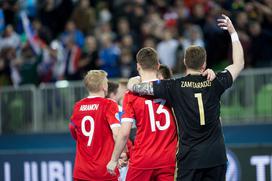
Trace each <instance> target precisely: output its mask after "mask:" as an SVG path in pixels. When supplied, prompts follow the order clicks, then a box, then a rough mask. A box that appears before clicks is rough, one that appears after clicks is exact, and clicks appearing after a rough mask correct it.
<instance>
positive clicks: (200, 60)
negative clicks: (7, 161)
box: [185, 46, 207, 70]
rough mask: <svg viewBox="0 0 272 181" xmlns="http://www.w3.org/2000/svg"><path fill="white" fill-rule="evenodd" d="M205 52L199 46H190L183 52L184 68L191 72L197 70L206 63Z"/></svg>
mask: <svg viewBox="0 0 272 181" xmlns="http://www.w3.org/2000/svg"><path fill="white" fill-rule="evenodd" d="M206 58H207V55H206V50H205V49H204V48H203V47H200V46H190V47H189V48H187V49H186V51H185V66H186V68H190V69H193V70H199V69H200V68H201V66H202V65H203V64H204V63H205V62H206Z"/></svg>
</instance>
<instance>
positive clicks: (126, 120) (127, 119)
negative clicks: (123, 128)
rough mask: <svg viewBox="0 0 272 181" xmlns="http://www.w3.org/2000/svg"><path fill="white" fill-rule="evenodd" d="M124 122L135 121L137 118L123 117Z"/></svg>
mask: <svg viewBox="0 0 272 181" xmlns="http://www.w3.org/2000/svg"><path fill="white" fill-rule="evenodd" d="M124 122H130V123H133V122H135V119H133V118H122V119H121V123H124Z"/></svg>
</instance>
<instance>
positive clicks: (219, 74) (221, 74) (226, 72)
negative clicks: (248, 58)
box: [215, 69, 232, 80]
mask: <svg viewBox="0 0 272 181" xmlns="http://www.w3.org/2000/svg"><path fill="white" fill-rule="evenodd" d="M222 78H227V79H230V80H232V75H231V73H230V72H229V70H227V69H225V70H223V71H220V72H217V73H216V79H215V80H221V79H222Z"/></svg>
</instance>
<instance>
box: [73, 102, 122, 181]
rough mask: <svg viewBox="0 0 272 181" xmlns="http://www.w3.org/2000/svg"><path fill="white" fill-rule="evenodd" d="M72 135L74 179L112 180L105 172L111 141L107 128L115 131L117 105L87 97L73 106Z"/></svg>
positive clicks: (110, 134) (112, 146)
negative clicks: (73, 143)
mask: <svg viewBox="0 0 272 181" xmlns="http://www.w3.org/2000/svg"><path fill="white" fill-rule="evenodd" d="M71 125H72V127H74V129H71V132H72V135H74V137H75V139H76V158H75V165H74V178H77V179H83V180H114V179H115V178H116V180H117V178H118V175H119V173H118V171H116V173H117V175H116V176H112V175H110V174H109V173H108V172H107V168H106V166H107V163H108V162H109V161H110V159H111V154H112V151H113V148H114V140H113V136H112V131H111V127H119V126H120V121H119V120H118V105H117V104H116V103H115V102H114V101H112V100H109V99H106V98H102V97H88V98H85V99H82V100H80V101H79V102H77V103H76V104H75V106H74V112H73V115H72V117H71Z"/></svg>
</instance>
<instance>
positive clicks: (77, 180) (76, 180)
mask: <svg viewBox="0 0 272 181" xmlns="http://www.w3.org/2000/svg"><path fill="white" fill-rule="evenodd" d="M73 181H97V179H95V180H82V179H77V178H73ZM107 181H118V179H115V180H107Z"/></svg>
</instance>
